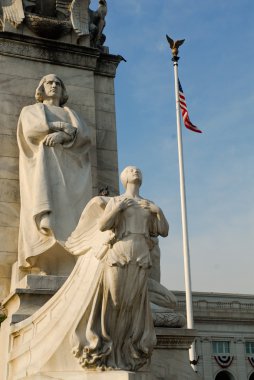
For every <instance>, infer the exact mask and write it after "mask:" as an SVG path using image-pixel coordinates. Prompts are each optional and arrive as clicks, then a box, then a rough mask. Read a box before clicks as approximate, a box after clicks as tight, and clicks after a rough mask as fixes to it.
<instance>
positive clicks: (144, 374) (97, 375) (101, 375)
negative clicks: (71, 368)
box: [21, 371, 154, 380]
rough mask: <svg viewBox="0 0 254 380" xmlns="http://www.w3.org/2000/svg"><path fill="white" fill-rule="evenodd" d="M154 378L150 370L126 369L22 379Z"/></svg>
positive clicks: (51, 374)
mask: <svg viewBox="0 0 254 380" xmlns="http://www.w3.org/2000/svg"><path fill="white" fill-rule="evenodd" d="M53 379H54V380H153V379H154V378H153V377H152V375H151V373H149V372H135V373H134V372H125V371H108V372H97V371H95V372H86V373H82V374H81V373H74V372H73V373H70V374H68V373H66V372H65V373H58V374H54V373H52V372H50V373H48V374H47V375H43V374H42V375H38V376H31V377H25V378H23V379H21V380H53Z"/></svg>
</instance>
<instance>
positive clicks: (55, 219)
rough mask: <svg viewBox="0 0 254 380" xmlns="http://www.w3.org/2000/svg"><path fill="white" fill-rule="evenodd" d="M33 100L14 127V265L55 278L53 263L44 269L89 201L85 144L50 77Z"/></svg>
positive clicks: (80, 126) (60, 86)
mask: <svg viewBox="0 0 254 380" xmlns="http://www.w3.org/2000/svg"><path fill="white" fill-rule="evenodd" d="M35 98H36V101H37V103H36V104H33V105H30V106H27V107H24V108H23V109H22V111H21V114H20V118H19V122H18V145H19V171H20V194H21V213H20V232H19V248H18V264H19V268H21V269H23V270H31V271H32V273H33V272H34V273H40V271H42V272H46V273H47V274H59V273H56V272H57V268H55V265H56V264H50V262H54V260H53V258H54V255H55V258H56V257H57V254H58V253H59V247H60V245H59V244H58V242H61V241H65V240H66V239H67V237H68V236H69V235H70V233H71V232H72V231H73V229H74V228H75V227H76V225H77V222H78V220H79V217H80V215H81V212H82V210H83V208H84V206H85V205H86V203H87V202H88V201H89V200H90V198H91V196H92V179H91V164H90V160H89V154H88V152H89V148H90V143H91V141H90V137H89V131H88V128H87V126H86V124H85V123H84V122H83V121H82V120H81V119H80V118H79V116H78V115H77V114H76V113H75V112H74V111H73V110H71V109H69V108H68V107H64V106H63V105H64V104H65V103H66V101H67V99H68V95H67V93H66V89H65V86H64V83H63V82H62V80H61V79H59V78H58V77H57V76H56V75H54V74H49V75H46V76H45V77H43V78H42V79H41V81H40V83H39V86H38V88H37V90H36V93H35ZM60 261H62V260H60ZM56 262H59V260H58V259H56V260H55V263H56ZM61 270H62V272H65V270H64V269H61ZM67 271H68V270H67ZM61 274H62V273H61Z"/></svg>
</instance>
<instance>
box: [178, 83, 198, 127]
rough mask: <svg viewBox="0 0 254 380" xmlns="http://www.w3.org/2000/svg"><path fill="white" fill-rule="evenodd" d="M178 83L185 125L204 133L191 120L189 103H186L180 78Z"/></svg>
mask: <svg viewBox="0 0 254 380" xmlns="http://www.w3.org/2000/svg"><path fill="white" fill-rule="evenodd" d="M178 84H179V100H180V108H181V111H182V117H183V122H184V125H185V127H186V128H188V129H190V130H191V131H193V132H197V133H202V131H201V130H200V129H198V128H197V127H196V126H195V125H193V124H192V122H191V121H190V118H189V113H188V109H187V104H186V100H185V96H184V93H183V88H182V86H181V83H180V81H179V79H178Z"/></svg>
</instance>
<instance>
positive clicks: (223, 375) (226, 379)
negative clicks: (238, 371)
mask: <svg viewBox="0 0 254 380" xmlns="http://www.w3.org/2000/svg"><path fill="white" fill-rule="evenodd" d="M215 380H234V376H233V375H232V374H231V373H230V372H228V371H221V372H219V373H218V374H217V375H216V377H215ZM251 380H254V378H253V379H251Z"/></svg>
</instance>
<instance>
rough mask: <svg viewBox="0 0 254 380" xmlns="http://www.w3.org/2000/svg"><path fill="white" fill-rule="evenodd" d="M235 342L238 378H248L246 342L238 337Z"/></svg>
mask: <svg viewBox="0 0 254 380" xmlns="http://www.w3.org/2000/svg"><path fill="white" fill-rule="evenodd" d="M234 343H235V355H234V356H235V359H236V360H237V365H236V369H237V378H238V379H242V380H244V379H246V380H247V370H246V361H245V356H246V355H245V342H244V340H243V339H236V340H235V341H234Z"/></svg>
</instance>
